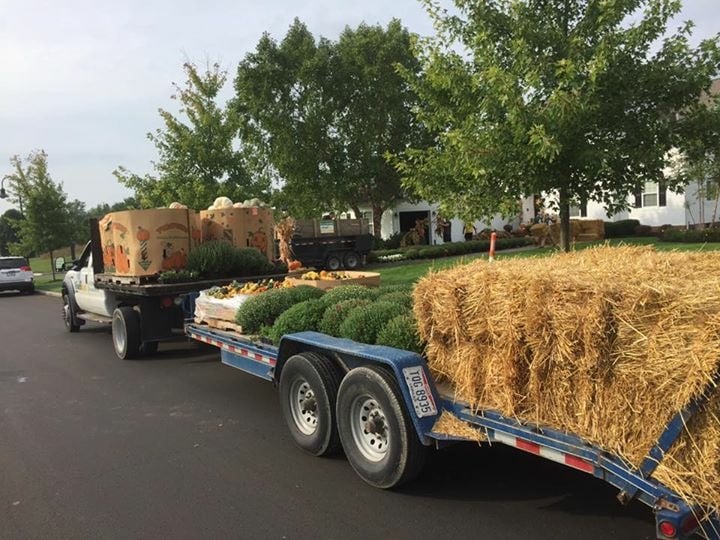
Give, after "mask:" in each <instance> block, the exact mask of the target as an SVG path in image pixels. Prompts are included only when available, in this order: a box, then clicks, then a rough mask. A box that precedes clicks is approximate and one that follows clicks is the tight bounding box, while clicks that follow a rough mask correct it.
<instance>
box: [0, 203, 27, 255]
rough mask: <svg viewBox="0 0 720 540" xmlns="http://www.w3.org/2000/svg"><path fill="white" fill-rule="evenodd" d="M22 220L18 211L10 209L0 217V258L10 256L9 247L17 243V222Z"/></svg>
mask: <svg viewBox="0 0 720 540" xmlns="http://www.w3.org/2000/svg"><path fill="white" fill-rule="evenodd" d="M21 219H23V215H22V214H21V213H20V211H19V210H16V209H15V208H10V209H9V210H6V211H5V213H3V215H2V216H0V256H3V257H4V256H7V255H9V254H10V246H11V245H12V244H15V243H17V241H18V235H17V229H18V227H19V225H18V223H19V221H20V220H21Z"/></svg>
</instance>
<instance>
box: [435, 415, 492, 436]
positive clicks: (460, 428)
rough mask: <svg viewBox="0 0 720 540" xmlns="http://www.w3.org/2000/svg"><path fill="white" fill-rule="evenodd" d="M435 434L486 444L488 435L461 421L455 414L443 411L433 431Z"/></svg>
mask: <svg viewBox="0 0 720 540" xmlns="http://www.w3.org/2000/svg"><path fill="white" fill-rule="evenodd" d="M432 430H433V431H434V432H435V433H440V434H442V435H449V436H450V437H458V438H461V439H467V440H469V441H476V442H485V441H487V440H488V439H487V435H485V432H484V431H482V430H481V429H478V428H475V427H472V426H471V425H470V424H468V423H467V422H465V421H463V420H460V419H459V418H458V417H457V416H455V415H454V414H453V413H451V412H448V411H443V413H442V414H441V415H440V418H438V419H437V421H436V422H435V425H434V426H433V429H432Z"/></svg>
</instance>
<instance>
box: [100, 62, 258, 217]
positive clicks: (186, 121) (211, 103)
mask: <svg viewBox="0 0 720 540" xmlns="http://www.w3.org/2000/svg"><path fill="white" fill-rule="evenodd" d="M183 69H184V71H185V75H186V76H187V80H186V82H185V84H184V85H182V86H180V85H177V84H174V87H175V94H174V95H173V96H172V99H174V100H177V101H178V102H179V105H180V111H179V112H180V115H181V116H182V118H178V117H176V116H175V115H173V114H172V113H170V112H169V111H167V110H165V109H159V112H160V117H161V118H162V121H163V127H161V128H159V129H157V130H156V131H155V132H154V133H148V135H147V136H148V139H149V140H150V141H151V142H152V143H153V144H154V145H155V148H156V149H157V152H158V160H157V161H156V162H154V163H153V165H154V168H155V174H153V175H145V176H139V175H137V174H133V173H131V172H130V171H128V170H127V169H125V168H124V167H118V169H117V170H115V172H114V174H115V176H116V178H117V179H118V180H119V181H120V183H121V184H123V185H125V186H127V187H129V188H130V189H133V190H134V191H135V198H136V199H137V202H138V203H139V204H140V206H142V207H144V208H148V207H157V206H167V205H168V204H170V203H172V202H181V203H183V204H186V205H187V206H189V207H191V208H196V209H202V208H206V207H208V206H209V205H211V204H212V202H213V201H214V200H215V198H216V197H219V196H227V197H230V198H231V199H233V200H244V199H249V198H252V197H257V196H262V195H263V194H264V193H266V192H267V190H268V188H269V184H266V183H263V182H259V181H256V180H254V179H253V178H251V177H250V175H249V174H248V173H247V170H246V166H245V157H244V153H243V149H242V146H241V145H240V143H239V141H238V138H237V132H238V124H237V119H236V117H235V115H233V114H228V111H227V110H226V108H225V107H223V106H221V105H220V104H218V102H217V101H218V94H219V93H220V90H221V89H222V87H223V86H224V84H225V81H226V79H227V74H226V73H225V72H224V71H223V70H221V69H220V66H219V65H218V64H214V65H212V66H208V67H207V69H206V70H205V71H204V72H201V71H199V70H198V68H197V67H196V66H195V65H193V64H190V63H186V64H185V65H184V66H183Z"/></svg>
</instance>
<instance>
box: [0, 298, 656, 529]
mask: <svg viewBox="0 0 720 540" xmlns="http://www.w3.org/2000/svg"><path fill="white" fill-rule="evenodd" d="M59 302H60V301H59V300H58V299H56V298H49V297H45V296H33V297H25V296H8V295H0V412H1V414H0V538H2V539H3V540H5V539H15V538H19V539H20V538H21V539H35V538H93V539H99V538H153V539H157V538H213V539H219V538H270V539H283V538H288V539H295V538H338V539H340V538H342V539H353V538H358V539H364V540H365V539H368V538H388V537H392V538H398V539H401V538H413V539H415V538H434V537H437V538H492V539H520V538H522V539H528V538H553V539H561V538H567V539H577V538H583V540H590V539H595V538H598V539H599V538H615V539H625V538H628V539H629V538H633V539H638V538H651V537H654V535H653V519H652V514H651V512H650V511H649V510H648V509H646V508H645V507H644V506H642V505H640V504H634V505H631V506H630V507H629V508H626V507H621V506H620V505H619V504H618V503H617V502H616V501H615V498H614V496H615V490H614V489H613V488H611V487H609V486H607V485H606V484H604V483H603V482H601V481H599V480H596V479H594V478H591V477H589V476H587V475H584V474H583V473H579V472H575V471H571V470H569V469H566V468H565V467H562V466H560V465H556V464H554V463H552V462H549V461H546V460H543V459H541V458H536V457H534V456H530V455H525V454H523V453H520V452H518V451H516V450H512V449H510V448H505V447H502V446H501V445H495V446H493V447H492V448H478V447H477V446H475V445H470V444H468V445H464V444H462V445H456V446H453V447H450V448H446V449H444V450H442V451H438V452H434V453H433V455H432V457H431V459H430V462H429V464H428V466H427V468H426V470H425V472H424V474H423V476H422V477H421V478H420V479H419V480H417V481H415V482H413V483H412V484H411V485H409V486H407V487H405V488H403V489H401V490H399V491H395V492H384V491H380V490H377V489H374V488H371V487H369V486H367V485H366V484H364V483H363V482H362V481H361V480H360V479H359V478H357V477H356V476H355V474H354V473H353V471H352V469H351V468H350V466H349V465H348V463H347V462H346V461H345V460H344V459H342V458H337V459H319V458H313V457H310V456H307V455H305V454H303V453H302V452H301V451H300V450H298V449H297V448H296V447H295V446H294V444H293V442H292V440H291V438H290V436H289V434H288V432H287V430H286V428H285V425H284V421H283V419H282V416H281V411H280V406H279V404H278V401H277V396H276V393H275V390H274V389H273V388H272V386H271V385H270V384H268V383H265V382H263V381H261V380H259V379H256V378H253V377H251V376H249V375H245V374H243V373H241V372H239V371H236V370H234V369H232V368H230V367H227V366H224V365H222V364H221V363H220V362H219V358H218V356H217V355H216V354H212V353H208V352H203V351H200V350H197V349H195V348H194V347H193V346H192V345H190V344H181V346H180V345H179V346H173V347H172V350H168V347H166V348H165V349H164V350H163V348H162V347H161V351H160V352H159V353H158V355H157V356H156V357H154V358H153V359H151V360H142V361H121V360H118V359H117V358H116V357H115V355H114V353H113V350H112V344H111V340H110V335H109V331H108V330H107V329H105V328H102V327H99V326H98V327H92V328H87V327H86V328H83V329H82V330H81V331H80V333H78V334H68V333H66V332H65V330H64V327H63V325H62V321H61V318H60V303H59Z"/></svg>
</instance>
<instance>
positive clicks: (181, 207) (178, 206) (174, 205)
mask: <svg viewBox="0 0 720 540" xmlns="http://www.w3.org/2000/svg"><path fill="white" fill-rule="evenodd" d="M168 208H172V209H173V210H185V209H186V208H187V206H185V205H184V204H182V203H179V202H174V203H170V206H168Z"/></svg>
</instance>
